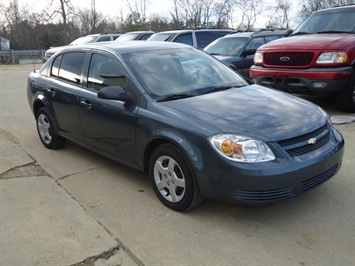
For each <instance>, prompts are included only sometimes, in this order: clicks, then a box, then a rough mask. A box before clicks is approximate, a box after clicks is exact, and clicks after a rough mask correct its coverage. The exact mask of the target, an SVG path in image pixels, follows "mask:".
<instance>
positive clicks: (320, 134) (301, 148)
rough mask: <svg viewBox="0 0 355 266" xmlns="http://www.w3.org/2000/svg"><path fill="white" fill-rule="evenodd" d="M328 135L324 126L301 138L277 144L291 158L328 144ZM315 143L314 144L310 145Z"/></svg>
mask: <svg viewBox="0 0 355 266" xmlns="http://www.w3.org/2000/svg"><path fill="white" fill-rule="evenodd" d="M329 139H330V134H329V130H328V128H327V126H326V125H324V126H323V127H321V128H319V129H317V130H315V131H313V132H311V133H308V134H304V135H302V136H298V137H295V138H292V139H287V140H283V141H279V142H278V144H279V145H280V146H281V147H282V148H283V149H284V150H285V151H286V152H287V153H288V154H289V155H290V156H292V157H295V156H300V155H303V154H306V153H309V152H312V151H314V150H316V149H318V148H320V147H322V146H324V145H325V144H327V143H328V142H329ZM312 141H315V143H311V142H312Z"/></svg>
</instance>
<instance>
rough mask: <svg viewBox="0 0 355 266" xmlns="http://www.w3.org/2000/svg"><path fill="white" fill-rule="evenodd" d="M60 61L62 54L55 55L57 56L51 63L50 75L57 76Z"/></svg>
mask: <svg viewBox="0 0 355 266" xmlns="http://www.w3.org/2000/svg"><path fill="white" fill-rule="evenodd" d="M60 61H62V56H61V55H60V56H57V58H56V59H54V61H53V65H52V69H51V76H52V77H57V78H58V72H59V66H60Z"/></svg>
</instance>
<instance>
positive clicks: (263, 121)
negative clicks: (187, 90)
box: [163, 85, 326, 141]
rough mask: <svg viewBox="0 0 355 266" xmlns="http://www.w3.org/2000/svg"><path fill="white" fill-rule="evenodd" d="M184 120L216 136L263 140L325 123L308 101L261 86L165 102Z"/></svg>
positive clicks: (280, 138)
mask: <svg viewBox="0 0 355 266" xmlns="http://www.w3.org/2000/svg"><path fill="white" fill-rule="evenodd" d="M163 104H164V105H165V106H167V107H169V108H173V109H175V110H176V111H178V112H180V113H181V114H182V116H183V117H185V119H192V120H194V121H196V123H194V124H195V125H196V126H197V127H198V126H199V123H201V124H203V125H204V126H205V125H206V124H208V125H209V126H210V128H213V130H212V131H214V132H215V133H221V132H225V133H235V134H240V135H244V136H250V137H254V138H257V139H259V140H263V141H278V140H282V139H288V138H293V137H296V136H299V135H302V134H306V133H309V132H311V131H313V130H316V129H318V128H319V127H321V126H322V125H324V124H325V123H326V118H325V117H324V115H323V114H322V111H321V109H320V108H318V107H316V106H315V105H314V104H312V103H309V102H308V101H305V100H302V99H300V98H296V97H294V96H291V95H289V94H286V93H283V92H279V91H275V90H272V89H267V88H264V87H261V86H259V85H251V86H245V87H242V88H233V89H229V90H226V91H220V92H215V93H210V94H206V95H202V96H197V97H192V98H186V99H181V100H175V101H169V102H164V103H163Z"/></svg>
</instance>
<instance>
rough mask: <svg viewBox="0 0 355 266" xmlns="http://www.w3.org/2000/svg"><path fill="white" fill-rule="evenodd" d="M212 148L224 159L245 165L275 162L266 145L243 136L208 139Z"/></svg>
mask: <svg viewBox="0 0 355 266" xmlns="http://www.w3.org/2000/svg"><path fill="white" fill-rule="evenodd" d="M208 140H209V142H210V143H211V144H212V147H213V148H215V149H216V150H217V151H218V153H220V154H221V155H223V156H224V157H225V158H227V159H229V160H232V161H236V162H245V163H254V162H266V161H272V160H275V155H274V154H273V152H272V151H271V149H270V148H269V146H268V145H266V143H264V142H262V141H259V140H255V139H252V138H249V137H245V136H238V135H232V134H219V135H215V136H212V137H209V138H208Z"/></svg>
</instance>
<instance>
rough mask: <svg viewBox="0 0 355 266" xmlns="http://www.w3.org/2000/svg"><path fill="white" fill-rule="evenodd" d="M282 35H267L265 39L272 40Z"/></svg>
mask: <svg viewBox="0 0 355 266" xmlns="http://www.w3.org/2000/svg"><path fill="white" fill-rule="evenodd" d="M281 37H282V36H281V35H273V36H265V41H266V42H271V41H273V40H276V39H280V38H281Z"/></svg>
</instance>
